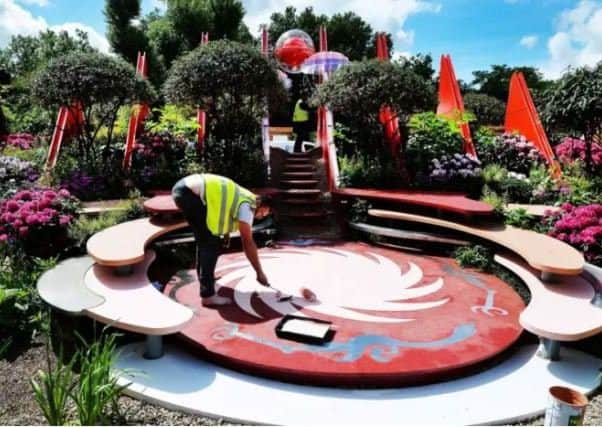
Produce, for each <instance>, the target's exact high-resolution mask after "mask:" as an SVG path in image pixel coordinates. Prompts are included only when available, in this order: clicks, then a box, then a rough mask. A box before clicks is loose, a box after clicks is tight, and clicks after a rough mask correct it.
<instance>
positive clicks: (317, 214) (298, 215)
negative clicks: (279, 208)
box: [280, 210, 328, 219]
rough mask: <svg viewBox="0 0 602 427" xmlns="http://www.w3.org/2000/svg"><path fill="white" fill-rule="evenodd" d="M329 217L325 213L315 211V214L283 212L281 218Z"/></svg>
mask: <svg viewBox="0 0 602 427" xmlns="http://www.w3.org/2000/svg"><path fill="white" fill-rule="evenodd" d="M326 215H328V213H327V212H325V211H322V210H320V211H315V212H281V213H280V216H284V217H289V218H300V219H303V218H324V217H325V216H326Z"/></svg>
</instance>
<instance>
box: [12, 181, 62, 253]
mask: <svg viewBox="0 0 602 427" xmlns="http://www.w3.org/2000/svg"><path fill="white" fill-rule="evenodd" d="M70 198H71V194H70V193H69V191H67V190H60V191H58V192H57V191H54V190H47V189H40V190H23V191H19V192H18V193H17V194H15V195H14V196H13V197H12V198H10V199H7V200H1V201H0V244H1V243H6V242H9V241H17V240H19V239H25V238H27V237H28V236H29V235H30V234H32V233H33V232H35V231H38V230H40V229H43V228H46V227H61V228H66V227H68V226H69V225H70V224H71V222H72V221H73V215H72V214H71V213H70V212H69V210H68V209H65V207H64V203H65V202H66V201H67V200H68V199H70Z"/></svg>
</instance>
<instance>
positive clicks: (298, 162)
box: [286, 157, 314, 165]
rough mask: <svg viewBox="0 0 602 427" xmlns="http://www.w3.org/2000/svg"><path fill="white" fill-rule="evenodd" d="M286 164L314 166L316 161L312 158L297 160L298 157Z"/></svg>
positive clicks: (290, 158)
mask: <svg viewBox="0 0 602 427" xmlns="http://www.w3.org/2000/svg"><path fill="white" fill-rule="evenodd" d="M286 163H287V164H289V165H290V164H308V165H313V163H314V161H313V160H312V159H310V158H307V159H306V158H303V157H300V158H297V157H289V158H288V159H286Z"/></svg>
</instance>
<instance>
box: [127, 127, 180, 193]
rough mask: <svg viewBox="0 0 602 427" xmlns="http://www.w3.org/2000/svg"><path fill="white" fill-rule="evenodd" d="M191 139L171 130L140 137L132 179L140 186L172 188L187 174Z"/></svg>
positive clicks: (143, 187) (134, 157)
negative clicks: (185, 172) (185, 171)
mask: <svg viewBox="0 0 602 427" xmlns="http://www.w3.org/2000/svg"><path fill="white" fill-rule="evenodd" d="M186 146H187V142H186V140H184V139H183V138H181V137H175V136H172V135H170V134H168V133H162V134H150V133H145V134H143V135H141V136H140V138H139V139H138V143H137V144H136V146H135V147H134V155H133V159H132V169H131V174H132V179H133V180H134V182H135V183H136V185H137V187H138V188H139V189H142V190H148V189H171V187H172V186H173V185H174V184H175V183H176V181H177V180H178V179H180V178H181V177H182V175H183V171H182V167H183V164H184V159H185V153H186Z"/></svg>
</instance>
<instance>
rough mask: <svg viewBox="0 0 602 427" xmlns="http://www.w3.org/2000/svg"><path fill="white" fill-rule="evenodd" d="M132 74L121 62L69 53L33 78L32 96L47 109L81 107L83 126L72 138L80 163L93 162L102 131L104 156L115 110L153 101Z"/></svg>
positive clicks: (151, 93)
mask: <svg viewBox="0 0 602 427" xmlns="http://www.w3.org/2000/svg"><path fill="white" fill-rule="evenodd" d="M135 74H136V73H135V70H134V68H133V67H132V66H131V65H129V64H127V63H126V62H125V61H123V60H121V59H118V58H115V57H112V56H109V55H105V54H101V53H72V54H69V55H66V56H62V57H59V58H57V59H55V60H53V61H51V62H50V64H49V65H48V66H47V67H46V68H45V69H44V70H42V71H41V72H40V73H39V74H38V75H37V76H36V77H35V78H34V80H33V84H32V94H33V96H34V98H35V99H36V100H37V101H38V102H39V103H40V104H41V105H43V106H44V107H47V108H54V109H58V108H59V107H61V106H65V105H68V106H70V105H73V103H74V102H80V103H81V104H82V106H83V111H84V123H83V124H82V126H81V129H78V135H77V136H76V137H75V138H76V140H77V143H78V150H79V154H80V160H82V161H88V162H91V161H93V160H94V159H95V158H96V154H97V152H98V147H97V144H96V142H97V140H98V139H99V133H100V131H101V130H102V129H106V133H107V136H106V142H105V145H104V150H103V153H104V154H105V156H104V157H105V158H106V157H107V156H108V154H109V152H110V149H111V144H112V142H113V126H114V124H115V121H116V119H117V113H118V111H119V109H120V108H121V107H123V106H129V105H132V104H135V103H137V102H151V101H152V100H153V99H154V97H155V94H154V91H153V89H152V87H151V86H150V84H149V83H148V82H147V81H145V80H142V79H140V78H138V77H136V75H135Z"/></svg>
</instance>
